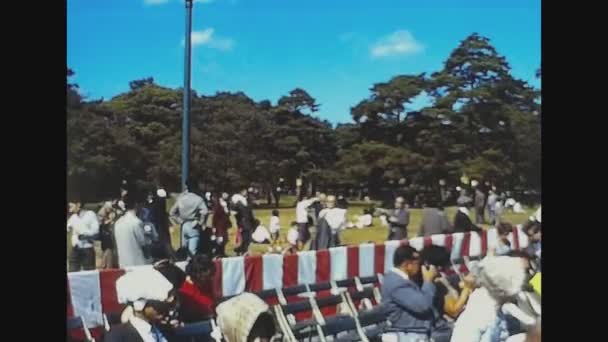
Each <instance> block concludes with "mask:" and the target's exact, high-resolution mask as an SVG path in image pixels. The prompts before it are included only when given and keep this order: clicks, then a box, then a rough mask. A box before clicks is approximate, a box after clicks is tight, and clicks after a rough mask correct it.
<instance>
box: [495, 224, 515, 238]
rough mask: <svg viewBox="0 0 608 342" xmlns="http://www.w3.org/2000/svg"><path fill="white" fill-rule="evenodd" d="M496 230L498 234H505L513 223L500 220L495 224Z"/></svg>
mask: <svg viewBox="0 0 608 342" xmlns="http://www.w3.org/2000/svg"><path fill="white" fill-rule="evenodd" d="M496 230H497V231H498V234H500V235H506V234H509V233H510V232H511V231H513V225H512V224H511V223H509V222H501V223H499V224H498V226H496Z"/></svg>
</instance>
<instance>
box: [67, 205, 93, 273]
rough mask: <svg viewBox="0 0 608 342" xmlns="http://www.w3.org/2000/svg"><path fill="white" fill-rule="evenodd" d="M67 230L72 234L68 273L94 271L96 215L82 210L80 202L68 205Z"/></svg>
mask: <svg viewBox="0 0 608 342" xmlns="http://www.w3.org/2000/svg"><path fill="white" fill-rule="evenodd" d="M68 206H69V213H70V214H71V216H70V218H69V219H68V224H67V229H68V232H70V231H71V232H72V239H71V244H72V251H71V254H70V260H69V271H70V272H77V271H80V270H85V271H86V270H93V269H95V248H94V243H93V241H94V240H95V239H96V238H97V235H98V234H99V221H98V220H97V215H96V214H95V213H94V212H92V211H90V210H83V209H82V203H81V201H80V200H77V201H73V202H71V203H69V205H68Z"/></svg>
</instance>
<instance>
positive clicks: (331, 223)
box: [315, 196, 346, 250]
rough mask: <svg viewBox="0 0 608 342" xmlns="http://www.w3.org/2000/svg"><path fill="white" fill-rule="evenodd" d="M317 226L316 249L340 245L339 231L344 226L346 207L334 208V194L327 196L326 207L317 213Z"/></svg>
mask: <svg viewBox="0 0 608 342" xmlns="http://www.w3.org/2000/svg"><path fill="white" fill-rule="evenodd" d="M318 227H319V228H318V229H317V234H316V236H315V240H316V244H315V246H316V249H317V250H321V249H325V248H330V247H335V246H338V245H340V231H341V230H344V229H345V228H346V209H342V208H336V197H335V196H327V208H325V209H323V210H321V212H320V213H319V225H318Z"/></svg>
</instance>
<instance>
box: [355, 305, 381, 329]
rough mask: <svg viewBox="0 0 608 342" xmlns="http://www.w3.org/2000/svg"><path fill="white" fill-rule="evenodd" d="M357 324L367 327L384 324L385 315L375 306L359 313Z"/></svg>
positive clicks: (379, 307)
mask: <svg viewBox="0 0 608 342" xmlns="http://www.w3.org/2000/svg"><path fill="white" fill-rule="evenodd" d="M358 318H359V323H361V326H364V327H366V326H369V325H373V324H379V323H384V322H386V321H387V319H386V314H385V313H384V310H383V308H382V307H381V306H376V307H375V308H373V309H371V310H366V311H361V312H359V316H358Z"/></svg>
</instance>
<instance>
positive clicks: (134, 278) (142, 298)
mask: <svg viewBox="0 0 608 342" xmlns="http://www.w3.org/2000/svg"><path fill="white" fill-rule="evenodd" d="M116 294H117V297H118V301H119V302H120V303H129V305H131V306H132V308H133V315H132V316H131V317H129V321H128V322H127V323H125V324H120V325H117V326H114V327H112V329H111V330H110V331H109V332H108V333H107V334H106V335H105V336H104V342H127V341H128V342H148V341H154V342H167V337H166V336H165V334H163V332H161V330H160V329H159V327H160V326H161V322H162V321H163V320H165V319H166V318H167V317H168V316H169V313H170V312H171V310H173V309H174V308H175V304H176V300H175V288H174V285H173V284H172V283H171V282H170V281H169V280H167V278H166V277H165V276H163V274H162V273H160V272H159V271H157V270H155V269H142V270H136V271H132V272H129V273H127V274H125V275H123V276H122V277H120V278H118V280H117V281H116Z"/></svg>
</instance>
